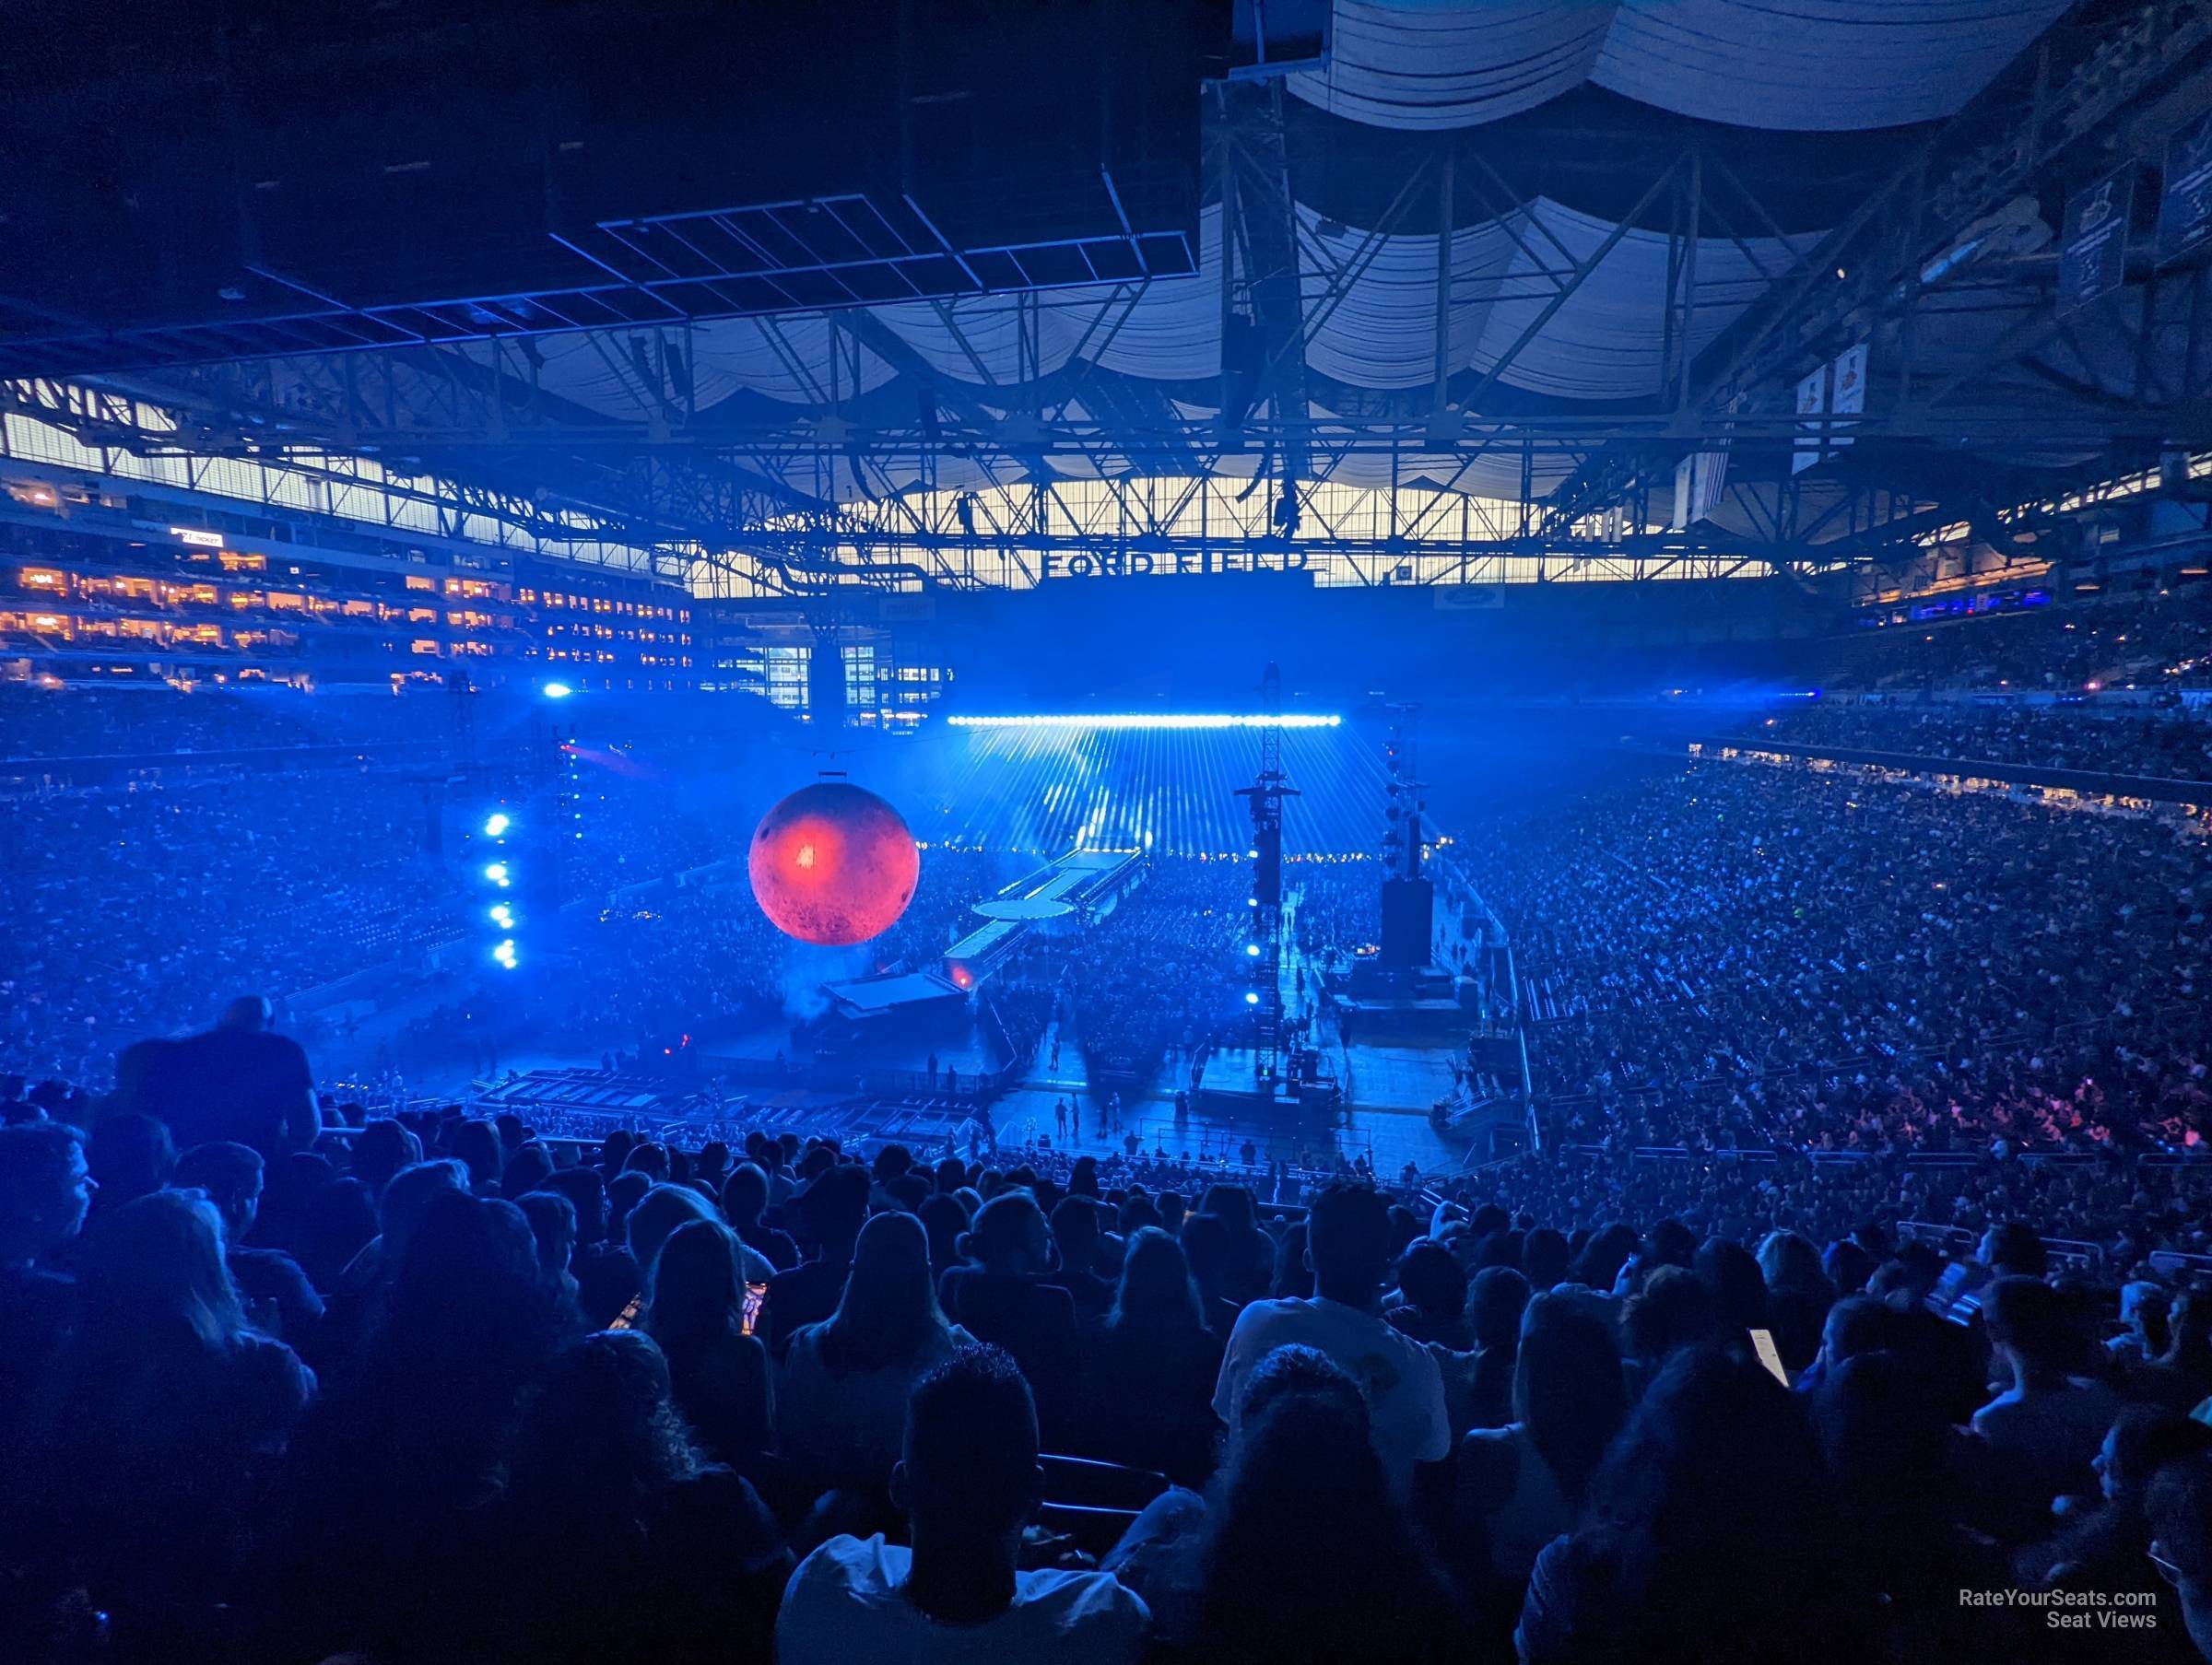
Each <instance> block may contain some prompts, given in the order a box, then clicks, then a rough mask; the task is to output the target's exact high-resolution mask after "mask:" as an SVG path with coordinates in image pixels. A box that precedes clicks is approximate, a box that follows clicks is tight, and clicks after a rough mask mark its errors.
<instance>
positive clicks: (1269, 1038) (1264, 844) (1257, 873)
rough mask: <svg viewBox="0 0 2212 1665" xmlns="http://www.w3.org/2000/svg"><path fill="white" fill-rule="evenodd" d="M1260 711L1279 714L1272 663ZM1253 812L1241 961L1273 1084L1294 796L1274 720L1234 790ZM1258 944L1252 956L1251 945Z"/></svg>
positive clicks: (1264, 1071)
mask: <svg viewBox="0 0 2212 1665" xmlns="http://www.w3.org/2000/svg"><path fill="white" fill-rule="evenodd" d="M1260 709H1261V711H1262V713H1263V715H1264V716H1265V717H1267V718H1270V719H1274V718H1279V717H1280V716H1281V715H1282V714H1283V674H1282V672H1281V671H1280V670H1279V669H1277V667H1276V665H1275V664H1274V663H1273V662H1270V663H1269V664H1268V666H1267V669H1266V670H1265V672H1264V673H1262V674H1261V677H1260ZM1237 796H1238V797H1240V798H1242V799H1243V800H1245V802H1246V803H1247V805H1248V806H1249V807H1250V809H1251V811H1252V908H1251V910H1250V911H1251V913H1252V934H1251V936H1249V937H1248V938H1246V939H1245V941H1246V950H1245V965H1246V967H1247V969H1248V970H1249V971H1250V973H1251V977H1252V983H1251V986H1250V988H1249V989H1248V990H1247V991H1246V992H1247V994H1248V995H1257V996H1258V997H1259V998H1258V999H1257V1000H1256V1001H1253V1002H1252V1008H1253V1019H1254V1023H1253V1054H1254V1057H1255V1063H1256V1066H1257V1073H1258V1076H1259V1079H1260V1080H1261V1081H1262V1082H1263V1083H1265V1084H1266V1085H1268V1086H1269V1087H1271V1088H1272V1086H1273V1085H1274V1084H1275V1083H1276V1082H1277V1081H1279V1080H1280V1079H1281V1077H1282V1063H1283V984H1282V965H1283V800H1284V799H1286V798H1295V797H1297V796H1298V790H1297V789H1296V788H1295V787H1293V786H1291V785H1290V784H1289V782H1288V779H1287V777H1285V775H1284V773H1283V731H1282V725H1281V724H1280V723H1279V722H1276V721H1267V722H1264V723H1263V724H1262V725H1261V727H1260V772H1259V775H1258V777H1257V778H1256V779H1255V780H1253V783H1252V784H1251V785H1250V786H1245V787H1240V788H1238V789H1237ZM1253 947H1257V948H1258V949H1259V953H1258V954H1256V955H1254V954H1253V953H1252V952H1251V950H1252V948H1253Z"/></svg>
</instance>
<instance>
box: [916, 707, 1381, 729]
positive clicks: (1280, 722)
mask: <svg viewBox="0 0 2212 1665" xmlns="http://www.w3.org/2000/svg"><path fill="white" fill-rule="evenodd" d="M945 721H946V722H947V723H948V724H949V725H951V726H952V727H953V728H956V729H1333V728H1335V727H1337V726H1339V725H1340V724H1341V723H1342V722H1343V721H1344V719H1343V718H1341V717H1337V716H1334V715H1331V716H1322V715H1318V714H1314V713H1310V712H1293V713H1289V714H1286V715H1283V716H1269V715H1267V714H1266V713H1265V712H1260V713H1252V712H1226V711H1222V712H1205V711H1197V712H1185V713H1169V714H1166V715H1147V714H1146V713H1144V712H1124V713H1119V714H1112V715H1103V716H1101V715H1094V714H1089V713H1084V714H1078V715H1074V716H1067V717H1053V716H1039V715H1027V716H1018V717H947V719H946V720H945Z"/></svg>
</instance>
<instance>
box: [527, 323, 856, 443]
mask: <svg viewBox="0 0 2212 1665" xmlns="http://www.w3.org/2000/svg"><path fill="white" fill-rule="evenodd" d="M655 334H656V333H655V332H654V331H652V330H591V331H585V332H582V333H580V334H573V335H543V336H539V337H538V338H537V340H536V346H537V349H538V351H539V353H540V354H541V355H542V357H543V358H544V363H543V365H542V366H541V367H540V369H539V370H538V373H537V384H538V386H539V387H541V388H543V389H544V390H545V391H546V392H547V393H553V394H555V395H557V396H559V397H560V398H563V399H568V400H571V401H572V402H573V403H575V404H578V405H584V406H586V407H587V408H589V409H592V410H595V411H598V412H600V413H602V414H603V415H606V416H624V417H631V418H636V417H639V416H643V415H645V414H647V413H648V412H649V411H652V410H654V409H657V408H658V405H659V401H660V400H661V399H663V398H667V399H671V400H674V401H675V402H676V403H677V405H681V404H682V400H681V398H680V397H678V396H677V393H676V391H675V389H674V388H673V387H671V386H670V385H669V383H668V380H667V378H666V376H665V372H664V370H663V369H662V367H661V364H660V359H659V356H658V353H657V351H656V350H655V346H654V337H655ZM669 339H670V341H671V342H672V343H673V344H675V345H676V346H678V347H679V348H686V349H688V351H689V353H690V356H691V359H692V363H691V376H692V394H693V398H694V399H695V400H696V402H697V404H698V406H699V408H700V410H711V409H712V408H713V407H714V406H715V405H719V404H721V403H722V402H723V401H724V399H727V398H728V397H729V396H730V395H731V394H733V393H737V392H738V391H740V390H741V389H743V390H749V391H750V392H753V393H760V394H764V395H765V396H767V397H768V398H771V399H782V400H784V401H787V402H788V403H790V404H794V405H824V404H827V403H829V400H830V389H831V388H832V387H834V388H836V389H837V391H838V395H839V397H841V398H842V397H848V396H850V395H851V394H852V393H855V392H860V393H865V392H866V391H867V390H868V389H870V388H873V387H879V386H881V385H882V384H883V383H884V382H886V381H889V380H890V379H891V378H892V376H893V375H895V374H896V373H897V372H896V371H894V370H893V369H891V367H890V366H889V365H888V364H886V363H884V362H883V360H882V359H880V358H877V357H876V355H875V354H873V353H871V352H869V351H867V350H866V349H865V347H864V348H862V349H861V350H860V353H859V360H858V381H859V386H858V388H855V387H854V385H853V382H854V380H855V375H854V361H853V342H852V339H851V337H850V336H846V337H843V338H842V339H841V341H840V344H839V346H840V358H839V362H838V364H837V366H836V367H835V369H832V367H831V364H830V325H829V322H828V321H827V320H825V319H824V318H823V317H822V316H821V315H820V314H819V313H816V312H804V313H798V314H795V315H792V316H785V317H779V318H725V319H720V320H717V321H715V322H711V323H698V324H693V325H692V326H690V328H689V329H688V330H684V331H671V332H669ZM633 345H634V346H635V347H641V349H642V357H643V363H642V365H641V363H640V362H639V359H640V353H639V351H637V350H633Z"/></svg>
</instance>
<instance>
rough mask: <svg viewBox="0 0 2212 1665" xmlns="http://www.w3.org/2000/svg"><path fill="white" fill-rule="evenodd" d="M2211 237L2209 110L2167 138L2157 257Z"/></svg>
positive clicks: (2171, 255)
mask: <svg viewBox="0 0 2212 1665" xmlns="http://www.w3.org/2000/svg"><path fill="white" fill-rule="evenodd" d="M2208 237H2212V113H2207V114H2205V115H2201V116H2199V117H2197V119H2196V120H2195V121H2194V122H2192V123H2189V125H2188V126H2186V127H2184V128H2183V129H2182V130H2181V132H2179V133H2177V134H2175V135H2173V136H2172V137H2171V138H2170V139H2168V140H2167V141H2166V177H2165V179H2164V180H2163V181H2161V182H2160V183H2159V259H2160V260H2161V261H2167V260H2178V259H2180V258H2181V256H2183V255H2184V254H2186V253H2188V252H2189V251H2190V250H2192V249H2194V248H2195V247H2196V246H2197V245H2198V244H2199V243H2201V242H2203V241H2204V240H2206V238H2208Z"/></svg>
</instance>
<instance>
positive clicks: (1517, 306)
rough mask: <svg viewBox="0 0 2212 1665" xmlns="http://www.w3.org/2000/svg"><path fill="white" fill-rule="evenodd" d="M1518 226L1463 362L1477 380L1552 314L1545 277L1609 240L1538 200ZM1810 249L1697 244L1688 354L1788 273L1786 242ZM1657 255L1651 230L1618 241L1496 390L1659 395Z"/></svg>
mask: <svg viewBox="0 0 2212 1665" xmlns="http://www.w3.org/2000/svg"><path fill="white" fill-rule="evenodd" d="M1528 216H1529V220H1530V223H1531V229H1530V230H1529V231H1528V232H1526V233H1524V236H1523V238H1522V240H1521V243H1519V244H1516V245H1515V247H1514V250H1513V257H1512V262H1511V263H1510V264H1509V265H1508V267H1507V272H1506V281H1505V287H1504V290H1503V292H1502V294H1501V298H1500V299H1499V300H1498V301H1497V302H1496V303H1495V304H1493V305H1492V306H1491V307H1490V309H1489V316H1488V319H1487V320H1486V322H1485V323H1484V326H1483V333H1482V339H1481V342H1480V344H1479V345H1478V346H1477V349H1476V351H1475V353H1474V355H1473V358H1472V359H1471V362H1472V364H1473V366H1474V368H1475V369H1479V370H1486V371H1487V370H1488V369H1489V368H1490V367H1491V366H1492V365H1494V364H1496V363H1498V362H1499V361H1500V359H1501V358H1503V357H1504V356H1505V355H1506V353H1508V352H1509V351H1511V350H1512V346H1513V344H1514V343H1515V342H1516V341H1518V340H1519V339H1520V338H1521V336H1522V334H1524V332H1525V331H1526V330H1527V329H1528V327H1529V326H1530V325H1531V324H1533V323H1535V321H1536V320H1537V318H1538V317H1540V316H1541V315H1542V313H1543V311H1544V310H1545V308H1546V307H1547V306H1548V305H1550V303H1551V300H1552V299H1553V297H1554V295H1555V294H1556V286H1555V285H1554V284H1553V282H1552V281H1551V279H1550V278H1548V277H1547V276H1546V274H1547V272H1556V271H1559V269H1561V268H1562V267H1565V266H1566V265H1567V264H1568V263H1569V260H1570V259H1571V261H1572V263H1573V264H1574V265H1576V266H1579V265H1581V264H1583V263H1584V262H1586V261H1588V260H1589V259H1591V258H1592V257H1593V256H1594V255H1595V254H1596V252H1597V251H1598V249H1599V248H1600V247H1601V246H1603V244H1604V243H1605V240H1606V238H1607V237H1609V236H1610V235H1612V232H1613V225H1612V223H1611V222H1610V221H1608V220H1603V219H1598V218H1595V217H1592V216H1590V215H1587V214H1581V213H1578V212H1576V211H1575V210H1574V209H1572V208H1568V207H1564V206H1562V205H1559V204H1558V203H1555V202H1552V201H1550V200H1549V199H1548V198H1544V197H1539V198H1537V199H1536V201H1535V203H1533V204H1531V205H1530V206H1529V209H1528ZM1546 233H1548V234H1549V235H1548V236H1547V235H1546ZM1555 239H1556V240H1557V244H1556V246H1555V243H1554V240H1555ZM1793 241H1794V243H1796V244H1798V245H1799V246H1801V247H1804V248H1810V247H1811V246H1813V244H1815V243H1816V242H1817V241H1818V238H1817V237H1816V236H1813V235H1810V234H1807V235H1806V236H1804V237H1801V238H1798V239H1794V240H1791V241H1784V240H1781V239H1776V238H1763V239H1759V240H1747V242H1746V246H1745V247H1744V248H1739V247H1738V246H1737V245H1736V243H1735V240H1733V239H1723V238H1700V239H1699V240H1698V262H1697V296H1696V302H1697V304H1696V311H1695V312H1694V313H1693V315H1692V317H1691V321H1690V326H1689V346H1690V351H1691V352H1692V353H1693V354H1694V353H1695V352H1697V351H1698V350H1699V349H1700V348H1701V347H1703V346H1705V345H1706V344H1707V343H1708V342H1710V341H1711V340H1712V338H1713V337H1714V336H1715V335H1717V334H1720V332H1721V331H1722V330H1723V329H1724V328H1726V327H1727V325H1728V324H1729V323H1730V322H1733V321H1734V320H1735V317H1736V315H1737V314H1738V313H1740V312H1741V311H1743V310H1744V309H1745V308H1746V307H1747V306H1748V305H1750V304H1751V302H1752V301H1753V300H1755V299H1758V298H1759V294H1760V292H1761V291H1762V290H1763V289H1764V288H1765V287H1767V285H1768V284H1769V283H1771V282H1772V281H1773V280H1774V279H1775V278H1777V277H1779V276H1782V275H1783V273H1784V272H1786V271H1787V270H1788V269H1789V265H1790V263H1791V261H1792V259H1793V258H1794V249H1793V248H1792V242H1793ZM1523 245H1525V246H1523ZM1667 245H1668V240H1667V238H1666V237H1665V235H1664V234H1662V233H1660V232H1656V231H1645V230H1641V229H1634V228H1631V229H1629V230H1628V231H1626V232H1625V233H1623V234H1622V236H1621V238H1620V240H1619V241H1618V242H1617V243H1615V244H1614V245H1613V247H1612V249H1611V250H1610V251H1608V252H1607V253H1606V257H1605V258H1604V259H1603V260H1602V261H1600V262H1598V264H1597V265H1596V266H1595V268H1594V269H1593V270H1592V271H1591V273H1590V275H1589V276H1587V277H1586V278H1584V279H1583V283H1582V285H1581V287H1578V288H1577V289H1576V290H1575V291H1574V293H1573V294H1572V295H1571V296H1570V297H1569V298H1568V299H1567V300H1566V302H1565V304H1563V305H1562V306H1561V307H1560V308H1559V311H1556V312H1554V313H1553V314H1552V315H1551V317H1550V318H1549V319H1548V320H1547V321H1546V322H1545V323H1544V326H1543V328H1542V329H1541V330H1540V331H1539V332H1538V333H1537V334H1536V336H1535V339H1534V340H1532V341H1531V342H1529V344H1528V345H1527V346H1525V347H1524V348H1523V349H1522V350H1521V352H1520V354H1519V355H1518V356H1517V357H1516V358H1514V359H1513V360H1512V363H1511V364H1510V365H1508V366H1507V367H1506V369H1505V370H1504V372H1503V374H1502V375H1501V376H1500V381H1505V382H1508V383H1510V384H1511V385H1512V386H1514V387H1519V388H1524V389H1526V390H1528V391H1529V392H1531V393H1551V394H1556V395H1558V396H1559V397H1561V398H1568V399H1618V398H1625V397H1631V396H1634V395H1638V394H1644V393H1656V392H1658V391H1659V375H1660V369H1661V358H1662V355H1663V352H1664V346H1665V334H1666V319H1665V312H1666V293H1667ZM1431 247H1433V244H1432V245H1431ZM1747 249H1748V251H1749V252H1746V250H1747ZM1754 256H1756V257H1757V258H1756V259H1755V258H1754Z"/></svg>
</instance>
